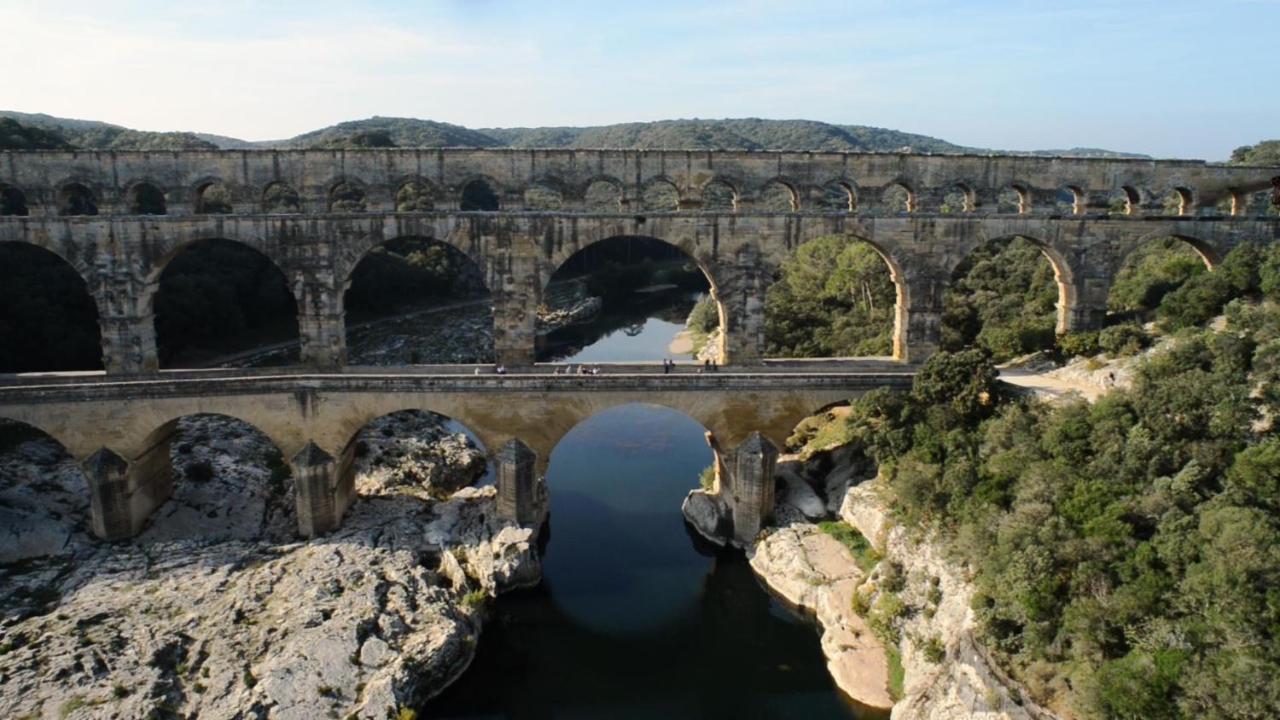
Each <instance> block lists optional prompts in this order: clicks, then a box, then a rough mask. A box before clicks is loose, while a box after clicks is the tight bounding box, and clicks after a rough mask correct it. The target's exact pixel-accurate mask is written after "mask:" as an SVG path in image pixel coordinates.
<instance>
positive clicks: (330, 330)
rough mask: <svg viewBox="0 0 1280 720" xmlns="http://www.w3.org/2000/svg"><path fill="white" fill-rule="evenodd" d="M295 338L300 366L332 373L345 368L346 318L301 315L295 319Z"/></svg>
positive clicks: (339, 315) (320, 314)
mask: <svg viewBox="0 0 1280 720" xmlns="http://www.w3.org/2000/svg"><path fill="white" fill-rule="evenodd" d="M298 337H299V338H300V339H301V341H302V349H301V352H300V353H299V355H300V357H299V358H298V359H299V360H300V361H301V362H302V364H303V365H306V366H308V367H313V368H318V369H332V368H339V367H342V366H343V365H346V364H347V323H346V317H345V316H343V315H341V314H333V313H310V312H304V313H303V314H302V315H299V316H298Z"/></svg>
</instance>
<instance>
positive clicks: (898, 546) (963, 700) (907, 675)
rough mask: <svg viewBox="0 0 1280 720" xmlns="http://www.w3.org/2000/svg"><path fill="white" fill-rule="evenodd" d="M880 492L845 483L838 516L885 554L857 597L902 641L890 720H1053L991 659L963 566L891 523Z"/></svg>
mask: <svg viewBox="0 0 1280 720" xmlns="http://www.w3.org/2000/svg"><path fill="white" fill-rule="evenodd" d="M882 492H883V489H882V487H881V484H880V483H879V482H877V481H871V482H867V483H863V484H861V485H858V486H855V487H852V488H850V489H849V491H848V493H847V494H846V495H845V498H844V501H843V504H842V505H841V508H840V515H841V518H842V519H843V520H844V521H845V522H847V523H849V524H850V525H852V526H853V527H855V528H857V529H858V530H859V531H860V532H861V533H862V534H863V536H864V537H866V538H867V539H868V540H870V541H871V543H872V544H873V545H874V546H875V547H876V548H877V550H879V551H880V553H882V555H883V560H881V562H880V564H879V565H878V566H877V567H876V569H875V570H874V571H873V572H872V573H871V576H870V577H869V578H868V580H867V581H866V582H865V583H864V584H863V585H862V586H861V587H860V588H859V589H858V591H857V592H858V595H859V599H858V601H857V602H858V603H859V604H860V605H861V607H863V608H866V612H867V615H868V618H869V619H870V621H871V623H872V624H876V623H877V622H880V623H885V624H886V625H887V626H888V627H890V628H891V629H892V631H893V632H894V633H895V634H897V635H898V636H899V638H900V640H899V643H898V647H899V651H900V653H901V658H902V667H903V670H904V674H903V696H902V698H901V699H900V700H899V701H898V702H897V703H896V704H895V705H894V707H893V716H892V717H893V720H1053V719H1054V716H1053V715H1051V714H1050V713H1048V712H1047V711H1044V710H1042V709H1040V708H1037V707H1035V706H1033V705H1032V704H1031V703H1030V702H1029V701H1027V700H1025V699H1024V696H1023V693H1022V692H1021V691H1020V689H1019V688H1017V687H1016V685H1014V684H1012V682H1011V681H1009V680H1008V678H1007V677H1005V676H1004V674H1003V673H1001V672H1000V670H999V669H998V668H997V667H996V666H995V665H994V663H992V662H991V661H990V660H989V659H988V656H987V653H986V651H985V650H984V649H983V648H982V646H981V644H980V643H979V642H978V640H977V638H976V635H975V631H976V626H977V625H976V620H975V618H974V614H973V611H972V610H971V609H970V604H971V602H972V599H973V587H972V585H971V584H970V583H969V581H968V579H967V578H966V577H965V574H964V571H963V569H962V568H959V567H957V566H955V565H953V564H952V563H951V562H949V561H948V560H946V559H945V558H944V557H942V554H941V553H940V552H939V551H938V549H937V548H936V547H934V546H933V545H931V544H930V543H929V542H927V540H922V539H919V538H915V537H912V534H911V533H909V532H907V529H906V528H903V527H901V526H897V525H895V524H894V522H893V519H892V516H891V515H890V513H889V510H888V507H887V505H886V504H885V502H884V500H883V499H882V495H881V493H882Z"/></svg>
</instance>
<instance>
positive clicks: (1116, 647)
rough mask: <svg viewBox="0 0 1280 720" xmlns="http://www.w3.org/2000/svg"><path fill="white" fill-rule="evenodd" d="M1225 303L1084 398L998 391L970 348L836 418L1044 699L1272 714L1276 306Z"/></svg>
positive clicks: (1168, 712) (1279, 517)
mask: <svg viewBox="0 0 1280 720" xmlns="http://www.w3.org/2000/svg"><path fill="white" fill-rule="evenodd" d="M1230 314H1231V316H1232V321H1231V323H1230V327H1229V328H1228V330H1227V331H1225V332H1221V333H1217V332H1211V331H1196V332H1195V333H1193V334H1191V335H1187V336H1185V337H1182V338H1180V339H1179V340H1178V341H1177V342H1176V343H1175V344H1174V345H1173V346H1172V347H1171V348H1169V349H1168V350H1166V351H1163V352H1161V353H1159V354H1157V355H1156V356H1154V357H1153V358H1152V359H1150V360H1149V361H1147V362H1146V363H1145V364H1143V365H1142V366H1141V369H1140V370H1139V372H1138V378H1137V381H1136V384H1135V386H1134V387H1133V389H1132V390H1130V391H1114V392H1112V393H1110V394H1109V395H1107V396H1106V397H1104V398H1103V399H1102V400H1100V401H1098V402H1097V403H1096V404H1094V405H1089V404H1086V403H1084V402H1076V403H1070V404H1066V405H1061V406H1058V407H1049V406H1046V405H1042V404H1038V403H1035V402H1030V401H1014V400H1003V401H1002V400H1000V399H999V397H998V394H997V390H996V387H995V385H994V378H995V374H994V370H993V368H992V367H991V365H990V363H989V360H987V358H986V357H985V354H984V353H983V352H981V351H977V350H968V351H963V352H960V353H954V354H952V353H941V354H939V355H936V356H935V357H934V358H932V359H930V360H929V361H928V362H927V363H926V364H925V366H924V367H923V368H922V370H921V372H920V373H919V375H918V376H917V378H916V383H915V387H914V389H913V391H912V392H911V393H909V394H907V393H901V394H898V393H892V392H888V391H878V392H874V393H871V394H868V395H867V396H864V397H863V398H861V399H860V400H858V401H857V402H856V403H855V404H854V407H853V412H852V413H851V414H850V415H849V416H848V417H847V419H844V420H835V421H834V422H843V423H847V425H848V429H847V430H846V432H847V433H848V434H849V435H850V436H851V437H852V438H853V441H854V442H855V443H856V446H857V447H859V448H860V449H861V450H862V451H863V452H864V453H866V454H867V455H868V456H869V457H871V458H873V459H875V460H878V461H879V463H880V465H881V470H882V474H883V475H884V477H885V478H886V479H887V482H888V483H889V485H890V487H891V488H892V490H893V493H892V496H893V497H894V499H895V500H894V502H895V504H896V510H897V511H898V512H899V513H900V515H901V517H902V519H903V521H904V522H906V523H907V524H908V525H916V526H924V527H930V528H933V529H936V530H938V531H939V532H940V533H941V538H942V541H943V542H944V544H945V545H946V546H947V547H948V548H949V550H950V551H951V552H952V553H954V554H955V555H956V557H957V559H959V560H961V561H963V562H965V563H967V564H968V565H969V566H970V567H973V568H974V569H975V571H976V574H975V578H974V582H975V584H976V586H977V590H978V594H977V597H976V599H975V610H976V611H977V613H978V617H979V620H980V623H981V629H982V633H983V635H984V636H985V642H986V644H987V645H988V646H989V647H990V648H991V649H992V650H994V651H996V652H997V653H998V654H999V655H1000V656H1002V657H1003V658H1004V659H1005V661H1006V663H1007V664H1008V665H1009V666H1010V667H1011V668H1012V669H1013V670H1014V671H1015V672H1016V674H1017V675H1018V676H1019V677H1020V678H1021V679H1022V681H1023V682H1024V683H1026V684H1027V686H1028V688H1029V689H1030V690H1031V692H1032V694H1033V695H1034V696H1035V697H1036V699H1038V700H1040V701H1041V702H1048V703H1049V704H1050V705H1051V706H1056V707H1071V708H1072V709H1073V710H1074V712H1075V713H1076V714H1077V715H1078V716H1079V717H1082V718H1115V719H1117V720H1118V719H1121V718H1126V719H1127V718H1144V719H1150V720H1157V719H1160V718H1170V719H1173V718H1186V719H1188V720H1189V719H1191V718H1197V719H1200V718H1224V719H1225V718H1235V719H1245V718H1248V719H1253V718H1257V719H1259V720H1260V719H1262V718H1270V717H1273V715H1272V713H1273V711H1274V708H1276V707H1280V562H1277V552H1280V514H1278V511H1280V442H1278V441H1277V439H1276V437H1275V436H1274V434H1273V433H1272V432H1271V431H1270V430H1265V431H1261V430H1259V429H1258V427H1257V426H1255V422H1256V421H1257V420H1258V418H1259V415H1258V406H1259V405H1260V404H1264V403H1266V402H1267V401H1266V400H1255V399H1251V397H1250V390H1251V388H1252V387H1253V384H1254V382H1255V381H1259V380H1261V381H1263V382H1264V383H1265V384H1266V386H1267V387H1268V388H1270V385H1271V383H1273V382H1274V379H1273V378H1274V368H1275V365H1276V364H1275V361H1274V359H1273V358H1274V351H1269V350H1263V348H1270V347H1275V346H1276V343H1277V338H1280V312H1277V310H1276V309H1275V308H1273V307H1270V306H1268V307H1266V308H1264V309H1258V308H1256V307H1252V306H1247V305H1241V304H1239V303H1237V304H1236V305H1233V309H1232V311H1231V313H1230ZM1265 396H1267V392H1264V397H1265ZM870 610H872V611H874V608H871V609H870ZM872 615H874V612H873V613H872Z"/></svg>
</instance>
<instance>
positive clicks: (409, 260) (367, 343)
mask: <svg viewBox="0 0 1280 720" xmlns="http://www.w3.org/2000/svg"><path fill="white" fill-rule="evenodd" d="M342 289H343V292H342V294H341V303H342V307H341V310H342V312H343V313H344V315H345V317H346V318H347V323H346V333H347V349H348V353H349V357H350V358H351V361H352V363H353V364H376V365H404V364H415V365H416V364H435V363H469V364H470V363H489V362H492V361H493V343H492V332H491V331H492V326H493V293H492V291H491V290H490V288H489V283H488V279H487V278H486V277H485V272H484V268H483V266H481V264H480V263H478V262H477V261H476V259H475V258H474V257H472V256H471V255H469V254H468V253H465V252H463V251H462V250H460V249H458V247H456V246H455V245H453V244H452V243H449V242H445V241H443V240H438V239H436V238H432V237H427V236H419V235H404V236H399V237H396V238H392V239H389V240H385V241H382V242H380V243H377V244H375V245H373V246H372V247H369V248H368V249H366V250H365V251H364V252H363V254H362V255H361V256H360V257H359V259H358V260H356V261H355V262H354V263H353V264H352V265H351V269H350V271H349V272H348V273H347V275H346V277H345V278H344V280H343V285H342ZM445 309H454V310H456V312H453V313H451V314H449V316H448V317H444V318H441V317H436V316H439V315H440V313H441V312H443V311H444V310H445ZM432 320H438V321H439V322H437V323H436V324H431V322H430V321H432ZM396 338H399V340H398V341H396V340H395V339H396ZM486 339H487V342H485V340H486ZM406 340H407V341H408V343H418V344H417V345H414V346H412V347H411V346H410V345H409V344H407V343H405V342H400V341H406ZM395 342H400V344H395ZM441 342H443V343H446V345H449V344H451V345H450V346H452V347H455V348H456V349H457V352H452V353H451V352H450V351H449V350H448V347H445V349H444V350H442V349H441V347H442V346H440V345H438V344H437V343H441Z"/></svg>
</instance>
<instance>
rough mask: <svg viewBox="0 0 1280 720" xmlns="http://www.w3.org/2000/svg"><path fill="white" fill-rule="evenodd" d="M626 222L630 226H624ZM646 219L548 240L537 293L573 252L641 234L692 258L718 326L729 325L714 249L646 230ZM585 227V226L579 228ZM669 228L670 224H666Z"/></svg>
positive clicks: (655, 226) (541, 293) (694, 240)
mask: <svg viewBox="0 0 1280 720" xmlns="http://www.w3.org/2000/svg"><path fill="white" fill-rule="evenodd" d="M627 225H630V226H631V227H630V228H629V229H628V228H626V226H627ZM649 225H650V223H649V221H648V220H646V221H645V222H644V224H643V225H638V226H637V225H636V224H635V219H634V218H630V219H627V220H622V221H619V222H618V223H616V224H614V223H593V224H591V225H589V226H588V227H589V228H590V230H592V231H594V232H590V231H589V232H588V233H575V234H574V237H573V239H574V240H576V241H577V242H575V243H572V244H571V243H560V244H552V245H551V246H550V247H548V248H547V250H548V251H549V252H548V253H547V254H546V255H545V256H544V258H543V260H544V262H543V265H542V272H541V273H540V275H541V276H540V277H539V279H538V297H543V296H544V295H545V293H546V290H547V286H548V285H549V284H550V283H551V279H552V277H553V276H554V275H555V274H556V272H558V271H559V270H560V269H561V268H562V267H564V266H565V264H566V263H568V262H569V260H570V259H572V258H573V257H574V256H575V255H578V254H579V253H581V252H583V251H585V250H587V249H589V248H591V247H593V246H595V245H598V244H600V243H603V242H609V241H612V240H622V239H627V238H644V239H646V240H654V241H657V242H660V243H662V244H664V245H667V246H669V247H672V248H675V249H676V250H679V251H680V252H681V253H683V254H684V256H685V257H687V258H688V259H689V260H691V261H693V263H694V265H696V266H697V268H698V270H699V271H701V272H702V275H703V277H705V278H706V280H707V286H708V289H709V291H710V296H711V299H712V300H713V301H714V302H715V303H716V308H717V310H718V315H719V319H720V327H721V328H723V329H725V330H726V332H727V331H728V328H729V327H731V326H732V325H733V322H734V318H733V314H732V313H731V312H729V311H728V309H727V308H726V304H725V302H724V301H723V299H722V293H723V292H724V291H725V289H726V288H727V287H728V279H727V278H725V277H724V276H723V275H722V273H721V269H722V268H721V266H720V264H719V263H718V262H717V261H716V257H715V255H714V249H712V248H706V247H703V246H700V245H699V242H698V238H697V237H696V236H693V237H690V236H687V235H686V236H683V237H681V236H679V235H678V234H675V233H672V234H671V235H664V234H660V233H650V232H646V231H644V230H643V229H642V228H645V227H646V226H649ZM661 225H664V223H653V229H655V230H657V229H659V226H661ZM679 227H683V228H687V227H688V226H687V224H683V223H682V224H680V225H679ZM582 229H586V228H582ZM667 229H670V228H667ZM724 351H725V348H724V346H723V341H722V346H721V348H720V352H721V355H720V356H721V357H724V354H723V353H724Z"/></svg>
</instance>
